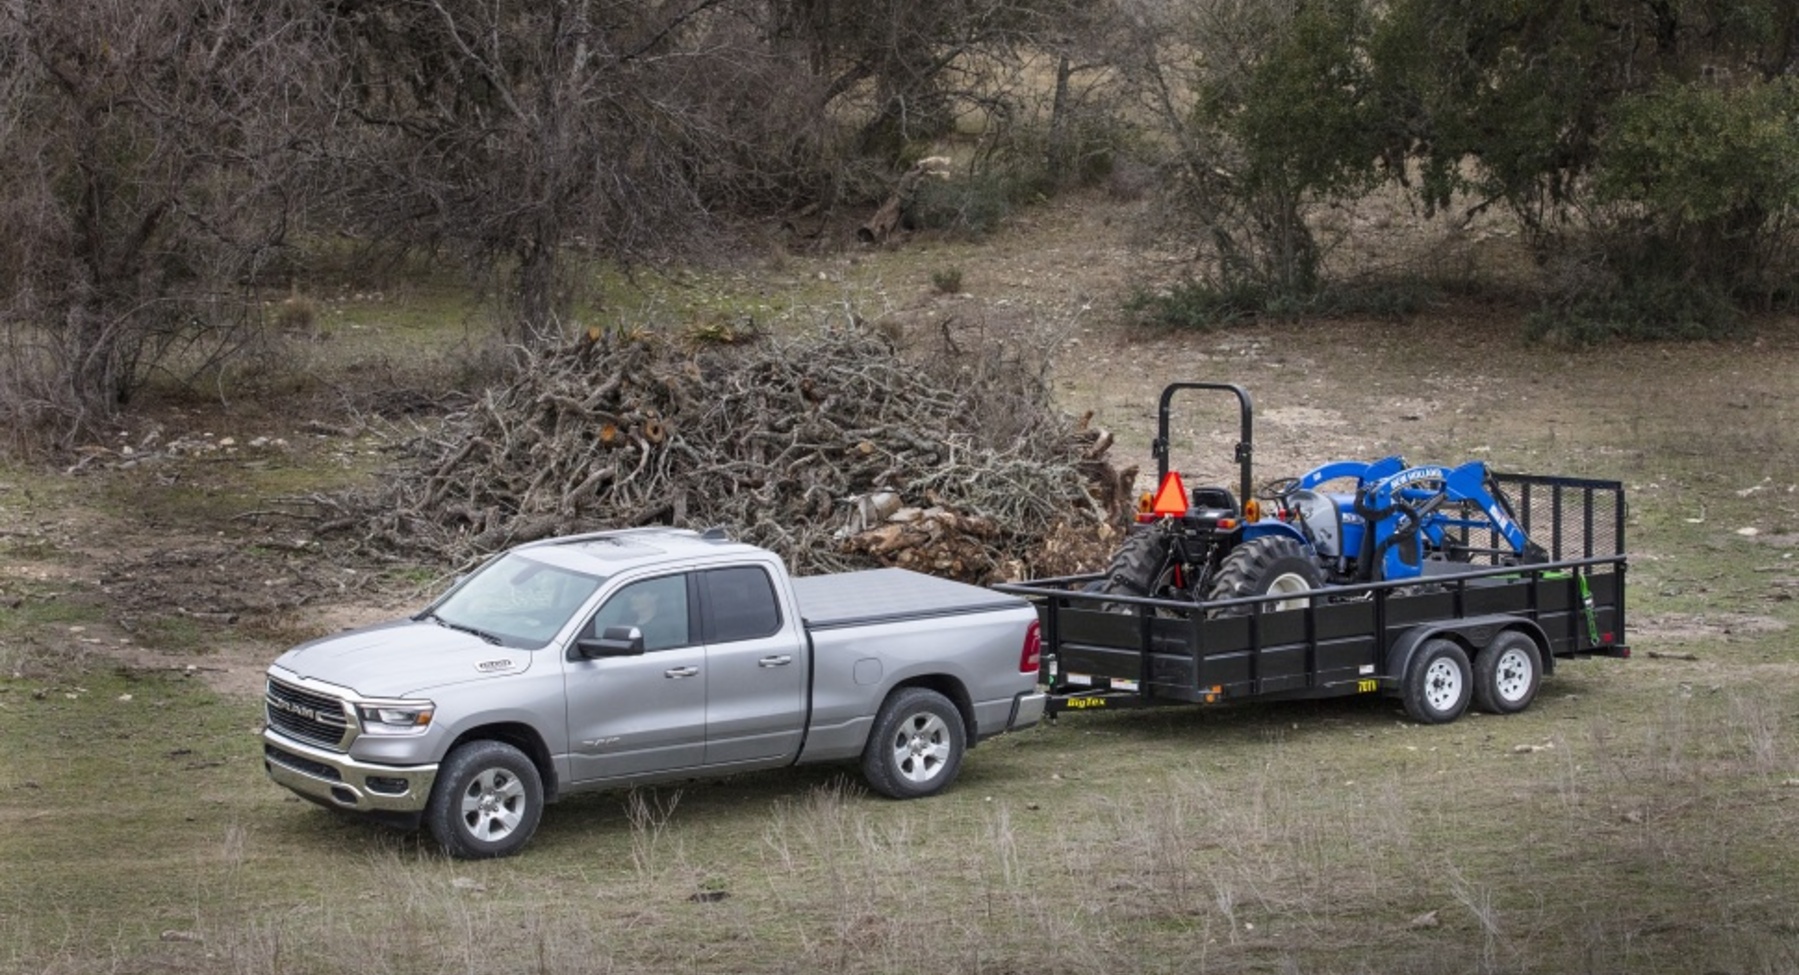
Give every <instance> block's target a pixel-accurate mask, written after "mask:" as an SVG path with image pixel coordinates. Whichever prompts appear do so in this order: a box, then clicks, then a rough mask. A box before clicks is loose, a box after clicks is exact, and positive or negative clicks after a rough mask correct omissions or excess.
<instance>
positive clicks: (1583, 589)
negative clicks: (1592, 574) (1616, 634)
mask: <svg viewBox="0 0 1799 975" xmlns="http://www.w3.org/2000/svg"><path fill="white" fill-rule="evenodd" d="M1574 578H1576V579H1579V580H1580V606H1581V609H1582V610H1584V611H1585V612H1586V615H1587V640H1588V641H1590V642H1591V643H1592V645H1593V646H1595V647H1596V646H1598V645H1599V611H1598V610H1596V609H1594V608H1593V590H1592V589H1590V588H1588V586H1587V574H1586V573H1585V572H1576V573H1574Z"/></svg>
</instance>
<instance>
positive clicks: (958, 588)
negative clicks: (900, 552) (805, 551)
mask: <svg viewBox="0 0 1799 975" xmlns="http://www.w3.org/2000/svg"><path fill="white" fill-rule="evenodd" d="M793 594H794V598H795V599H798V600H799V604H800V616H801V617H803V618H804V619H805V621H806V625H807V626H809V627H811V628H813V629H828V628H831V627H838V626H856V625H859V624H867V623H888V622H896V621H900V620H908V619H918V618H921V617H928V616H949V615H954V614H959V613H983V612H989V611H992V610H998V609H1016V608H1019V607H1024V606H1029V605H1030V604H1029V603H1028V602H1027V601H1026V600H1024V599H1021V598H1019V597H1016V596H1007V595H1003V594H1001V593H997V592H994V591H993V590H991V589H983V588H981V587H980V586H971V585H968V584H967V583H963V582H955V581H953V580H950V579H939V578H937V577H936V576H928V575H925V574H923V573H920V572H913V571H910V570H908V569H869V570H866V571H863V572H840V573H836V574H834V575H822V576H796V577H794V580H793Z"/></svg>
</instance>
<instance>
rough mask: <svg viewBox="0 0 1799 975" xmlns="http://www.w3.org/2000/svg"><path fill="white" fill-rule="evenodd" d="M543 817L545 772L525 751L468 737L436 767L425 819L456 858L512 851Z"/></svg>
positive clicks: (482, 857)
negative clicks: (470, 739)
mask: <svg viewBox="0 0 1799 975" xmlns="http://www.w3.org/2000/svg"><path fill="white" fill-rule="evenodd" d="M542 817H543V777H542V776H540V775H539V774H538V772H537V766H536V765H534V764H532V762H531V759H529V758H527V757H525V753H524V752H521V751H519V750H518V749H516V748H514V747H512V746H511V745H508V744H506V743H505V742H499V741H471V742H469V743H468V744H465V745H462V746H460V747H458V748H457V749H456V750H455V751H453V752H451V753H450V757H449V758H447V759H445V760H444V763H443V765H442V766H441V767H439V768H438V770H437V785H436V787H435V788H433V789H432V790H431V802H430V804H429V805H427V806H426V807H425V823H426V824H427V825H428V826H429V827H430V828H431V835H432V836H433V837H435V838H436V839H437V842H438V844H439V845H441V846H442V847H443V848H444V852H445V853H448V854H449V855H450V856H453V857H455V858H457V859H459V860H483V859H487V858H490V857H504V856H511V855H512V854H514V853H517V852H518V851H519V850H520V849H522V848H523V847H524V845H525V843H526V842H527V841H528V840H530V839H531V834H532V833H534V832H536V831H537V822H538V820H539V819H541V818H542Z"/></svg>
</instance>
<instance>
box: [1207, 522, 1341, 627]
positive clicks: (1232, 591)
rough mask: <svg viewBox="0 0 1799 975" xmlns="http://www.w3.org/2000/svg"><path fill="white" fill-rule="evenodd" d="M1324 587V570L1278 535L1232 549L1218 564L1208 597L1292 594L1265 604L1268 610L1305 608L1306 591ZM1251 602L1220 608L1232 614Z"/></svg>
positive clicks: (1297, 545)
mask: <svg viewBox="0 0 1799 975" xmlns="http://www.w3.org/2000/svg"><path fill="white" fill-rule="evenodd" d="M1323 587H1324V573H1323V572H1321V571H1319V569H1318V564H1317V563H1316V562H1314V561H1312V559H1311V557H1310V556H1308V555H1306V550H1305V548H1304V547H1303V546H1301V545H1300V544H1299V543H1298V542H1296V541H1294V540H1293V539H1291V538H1286V537H1284V536H1281V535H1263V536H1262V537H1260V538H1252V539H1250V540H1248V541H1246V542H1244V543H1243V544H1241V545H1238V546H1237V547H1236V548H1234V549H1232V550H1231V554H1229V555H1227V556H1225V559H1224V563H1223V564H1222V565H1220V566H1219V567H1218V578H1217V579H1215V580H1214V581H1213V582H1212V591H1211V593H1210V594H1209V595H1208V596H1207V598H1208V599H1242V598H1244V597H1246V596H1271V595H1272V596H1292V597H1294V598H1291V599H1281V600H1278V601H1275V602H1272V603H1270V604H1268V607H1267V608H1268V609H1269V610H1271V611H1277V612H1278V611H1280V610H1284V609H1304V608H1305V606H1306V600H1305V599H1304V598H1301V597H1303V596H1304V594H1305V593H1308V592H1311V591H1312V590H1314V589H1321V588H1323ZM1251 608H1252V607H1250V606H1231V607H1228V608H1226V609H1223V610H1221V611H1220V612H1221V613H1223V614H1225V615H1230V616H1235V615H1240V614H1243V613H1248V612H1250V611H1251Z"/></svg>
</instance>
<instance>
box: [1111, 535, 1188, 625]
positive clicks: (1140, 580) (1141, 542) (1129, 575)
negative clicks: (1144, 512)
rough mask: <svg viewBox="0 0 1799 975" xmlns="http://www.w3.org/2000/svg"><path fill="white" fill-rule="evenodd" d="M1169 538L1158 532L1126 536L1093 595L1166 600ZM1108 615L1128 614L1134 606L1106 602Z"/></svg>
mask: <svg viewBox="0 0 1799 975" xmlns="http://www.w3.org/2000/svg"><path fill="white" fill-rule="evenodd" d="M1171 541H1172V540H1171V539H1170V538H1169V536H1168V535H1167V534H1166V533H1164V532H1160V531H1140V532H1137V533H1135V534H1132V535H1127V536H1125V539H1124V546H1123V547H1122V548H1120V549H1119V550H1118V554H1116V555H1114V556H1112V562H1111V564H1109V565H1107V566H1106V577H1105V578H1104V579H1101V580H1099V583H1098V585H1097V586H1095V588H1094V590H1093V591H1094V592H1102V593H1107V594H1110V595H1116V596H1144V597H1157V598H1164V599H1165V598H1167V597H1168V594H1167V593H1165V592H1163V589H1164V588H1166V587H1167V585H1168V578H1169V568H1170V567H1169V565H1168V547H1169V545H1170V544H1171ZM1102 608H1103V609H1105V610H1106V611H1107V612H1115V613H1129V612H1134V611H1135V610H1136V607H1135V606H1133V605H1131V604H1130V603H1105V604H1103V605H1102Z"/></svg>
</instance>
